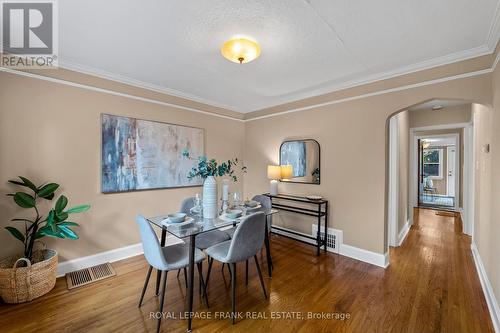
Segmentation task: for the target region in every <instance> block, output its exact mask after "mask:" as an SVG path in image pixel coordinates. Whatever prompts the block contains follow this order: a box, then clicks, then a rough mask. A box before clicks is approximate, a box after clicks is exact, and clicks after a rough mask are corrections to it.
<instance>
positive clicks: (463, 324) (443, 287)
mask: <svg viewBox="0 0 500 333" xmlns="http://www.w3.org/2000/svg"><path fill="white" fill-rule="evenodd" d="M451 214H452V213H448V212H438V211H435V210H431V209H415V210H414V221H415V222H414V224H413V226H412V227H411V229H410V232H409V234H408V236H407V238H406V240H405V241H404V243H403V244H402V246H400V247H399V248H391V249H390V258H391V265H390V266H389V268H388V271H387V273H388V274H390V278H389V281H388V284H389V285H391V288H396V289H398V288H401V290H400V292H401V295H404V294H405V293H406V292H409V294H408V295H407V297H410V298H411V301H410V302H409V303H410V304H409V303H407V302H405V306H406V310H405V311H400V313H399V315H402V316H406V317H407V319H406V320H404V321H406V323H407V325H408V326H407V328H408V332H493V326H492V323H491V320H490V318H489V313H488V307H487V304H486V301H485V299H484V296H483V292H482V289H481V284H480V282H479V278H478V275H477V272H476V267H475V265H474V259H473V257H472V252H471V249H470V244H471V238H470V237H469V236H467V235H465V234H463V233H462V221H461V219H460V217H453V216H452V215H451ZM392 279H397V280H398V281H393V280H392ZM393 283H394V284H393ZM410 286H411V290H409V289H408V290H407V288H409V287H410ZM400 321H402V318H398V322H400ZM399 331H406V329H404V327H401V328H400V329H395V330H394V332H399Z"/></svg>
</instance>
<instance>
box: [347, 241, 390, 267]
mask: <svg viewBox="0 0 500 333" xmlns="http://www.w3.org/2000/svg"><path fill="white" fill-rule="evenodd" d="M339 253H340V254H341V255H343V256H346V257H349V258H352V259H356V260H359V261H363V262H366V263H369V264H372V265H375V266H379V267H383V268H386V267H387V266H389V254H388V253H385V254H380V253H376V252H372V251H368V250H364V249H361V248H359V247H355V246H351V245H347V244H341V245H340V252H339Z"/></svg>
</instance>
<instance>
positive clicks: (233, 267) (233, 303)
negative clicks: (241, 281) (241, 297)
mask: <svg viewBox="0 0 500 333" xmlns="http://www.w3.org/2000/svg"><path fill="white" fill-rule="evenodd" d="M229 265H231V269H230V270H231V314H232V316H231V317H232V319H233V325H234V324H235V323H236V263H232V264H228V266H229Z"/></svg>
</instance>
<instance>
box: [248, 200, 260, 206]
mask: <svg viewBox="0 0 500 333" xmlns="http://www.w3.org/2000/svg"><path fill="white" fill-rule="evenodd" d="M258 205H259V202H258V201H255V200H247V201H245V206H247V207H250V208H253V207H257V206H258Z"/></svg>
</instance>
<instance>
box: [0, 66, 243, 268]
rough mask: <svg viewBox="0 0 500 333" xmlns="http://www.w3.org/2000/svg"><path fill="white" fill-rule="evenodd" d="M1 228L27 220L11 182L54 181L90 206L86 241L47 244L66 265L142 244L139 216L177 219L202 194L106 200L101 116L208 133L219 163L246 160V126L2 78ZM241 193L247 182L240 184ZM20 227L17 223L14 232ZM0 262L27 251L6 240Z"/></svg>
mask: <svg viewBox="0 0 500 333" xmlns="http://www.w3.org/2000/svg"><path fill="white" fill-rule="evenodd" d="M0 87H1V89H0V161H1V167H0V180H1V181H0V193H1V195H0V220H1V221H2V226H5V225H7V223H8V221H9V220H10V219H11V218H13V217H21V216H23V215H24V214H26V213H27V212H26V211H25V210H22V209H18V208H16V206H15V205H14V204H13V203H12V202H11V199H10V198H9V197H6V196H5V195H4V194H5V193H8V192H11V191H12V190H13V189H14V187H11V186H10V185H8V184H7V180H8V179H13V178H15V177H16V176H18V175H24V176H27V177H29V178H31V179H33V180H35V181H37V182H38V183H40V182H44V181H55V182H58V183H60V184H61V185H62V191H61V193H64V194H65V195H67V196H68V197H69V198H70V204H79V203H89V204H91V205H92V208H91V210H90V211H89V212H88V213H85V214H81V215H80V216H77V217H75V220H76V222H81V227H80V228H79V229H78V234H79V235H80V239H79V240H77V241H70V240H59V239H58V240H53V239H45V241H47V243H48V246H50V247H53V248H55V249H57V250H58V251H59V253H60V261H65V260H68V259H73V258H77V257H82V256H86V255H91V254H95V253H98V252H102V251H106V250H111V249H116V248H119V247H123V246H126V245H131V244H135V243H138V242H139V233H138V229H137V227H136V224H135V220H134V219H135V216H136V215H137V214H139V213H141V214H144V215H147V216H151V215H159V214H164V213H166V212H172V211H176V210H177V209H178V207H179V204H180V202H181V200H182V198H184V197H187V196H190V195H193V194H194V193H196V192H201V188H200V187H194V188H181V189H162V190H151V191H140V192H128V193H117V194H102V193H101V192H100V150H101V149H100V114H101V113H111V114H116V115H123V116H130V117H137V118H143V119H151V120H157V121H163V122H169V123H174V124H181V125H188V126H195V127H202V128H204V129H205V149H206V153H208V155H210V156H213V157H215V158H218V159H229V158H233V157H238V158H240V159H241V158H242V157H243V140H244V132H245V128H244V123H242V122H239V121H235V120H230V119H225V118H220V117H214V116H209V115H206V114H201V113H196V112H191V111H186V110H180V109H177V108H174V107H167V106H162V105H157V104H152V103H147V102H143V101H138V100H134V99H130V98H125V97H119V96H112V95H109V94H105V93H99V92H93V91H89V90H85V89H81V88H75V87H69V86H66V85H61V84H57V83H50V82H47V81H42V80H38V79H32V78H27V77H21V76H18V75H12V74H7V73H0ZM238 183H239V184H238V186H240V187H241V186H242V181H239V182H238ZM15 223H19V222H12V224H15ZM0 244H2V247H1V250H0V257H4V256H6V255H8V254H11V253H13V252H15V251H20V250H21V247H20V243H19V242H18V241H16V240H14V239H13V237H11V236H10V235H9V234H8V233H7V232H6V231H5V230H3V228H2V231H1V232H0Z"/></svg>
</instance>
